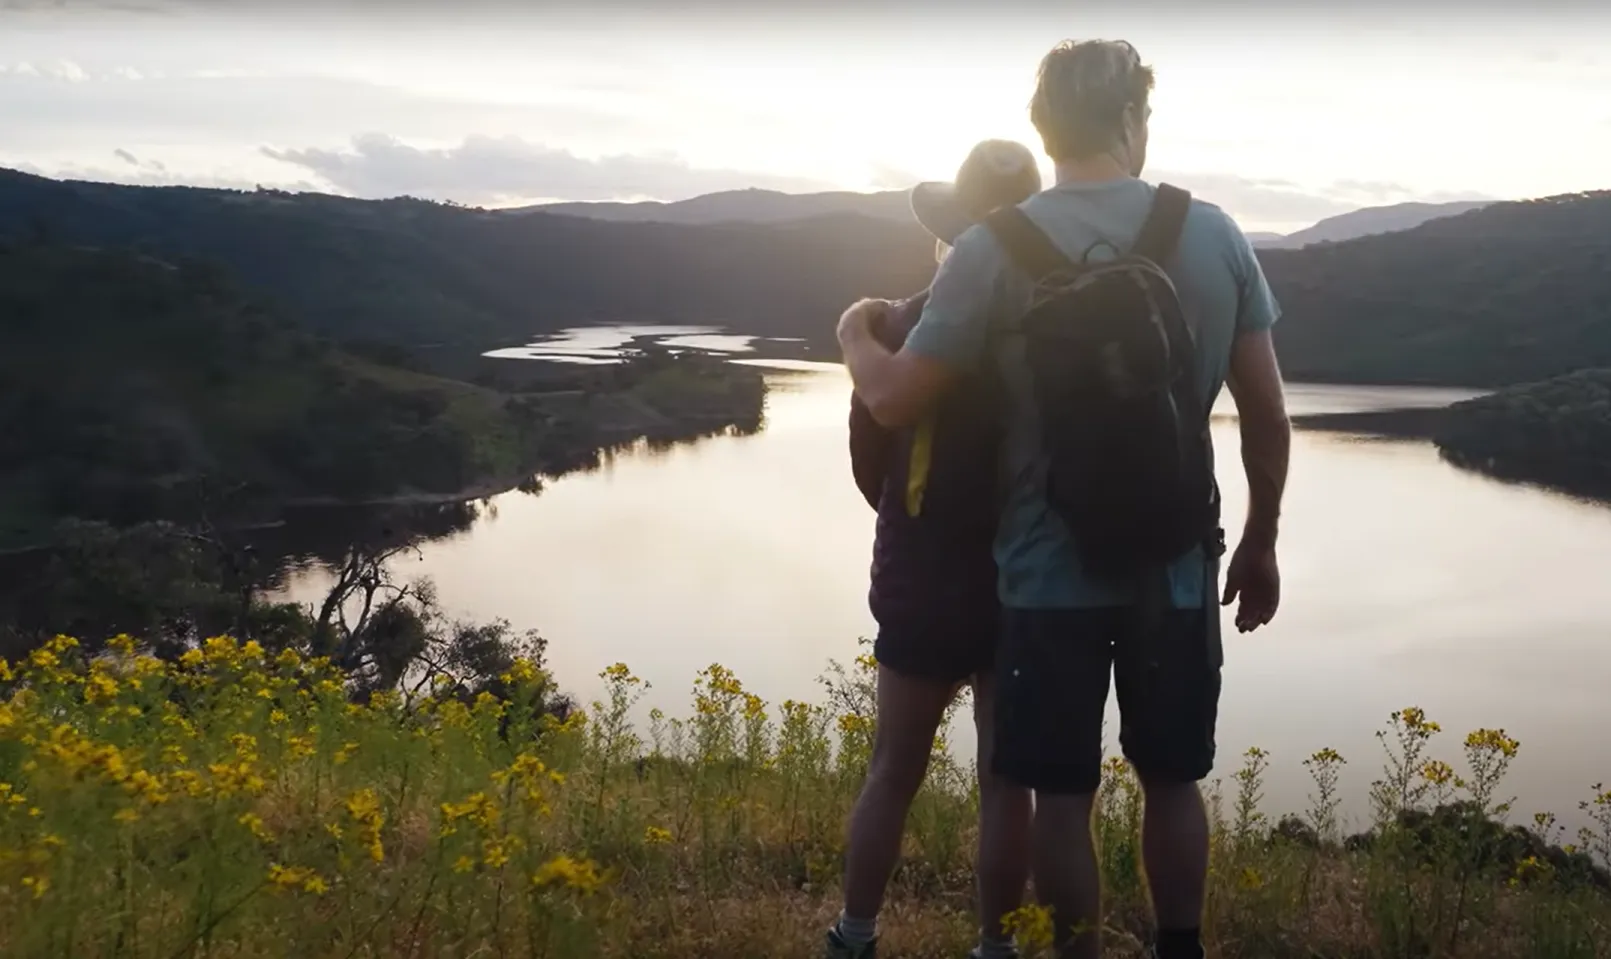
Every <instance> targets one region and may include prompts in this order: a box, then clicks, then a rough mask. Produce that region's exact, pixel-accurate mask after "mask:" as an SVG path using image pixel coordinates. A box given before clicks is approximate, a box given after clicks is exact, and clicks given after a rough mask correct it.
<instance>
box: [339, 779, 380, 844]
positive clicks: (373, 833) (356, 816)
mask: <svg viewBox="0 0 1611 959" xmlns="http://www.w3.org/2000/svg"><path fill="white" fill-rule="evenodd" d="M346 806H347V815H348V816H350V817H352V820H353V822H354V823H355V824H357V826H358V828H359V833H358V834H359V836H360V837H361V838H362V839H363V841H364V844H365V846H366V847H367V849H368V852H369V858H370V859H373V860H374V861H375V862H383V861H384V860H385V859H386V848H385V846H383V845H382V844H381V841H380V831H381V827H382V826H384V825H385V823H386V814H385V812H383V811H382V810H381V807H380V797H379V796H378V795H376V794H375V791H374V790H373V789H360V790H358V791H357V792H355V793H353V794H352V795H351V796H348V797H347V803H346Z"/></svg>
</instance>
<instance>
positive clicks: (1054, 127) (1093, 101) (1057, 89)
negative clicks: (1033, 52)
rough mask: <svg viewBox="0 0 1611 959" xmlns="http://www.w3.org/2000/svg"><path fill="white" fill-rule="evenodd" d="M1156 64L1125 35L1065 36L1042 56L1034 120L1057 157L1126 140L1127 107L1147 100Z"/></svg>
mask: <svg viewBox="0 0 1611 959" xmlns="http://www.w3.org/2000/svg"><path fill="white" fill-rule="evenodd" d="M1151 92H1152V68H1151V67H1149V66H1146V65H1145V64H1143V63H1142V62H1141V55H1140V54H1138V53H1136V48H1135V47H1133V46H1131V45H1130V44H1128V43H1126V42H1124V41H1123V40H1083V41H1080V42H1078V43H1076V42H1074V41H1072V40H1065V41H1063V42H1062V43H1059V44H1058V45H1057V46H1055V47H1053V48H1052V51H1051V52H1050V53H1048V54H1046V56H1045V57H1044V58H1043V59H1042V60H1041V62H1040V72H1039V75H1038V77H1037V79H1036V82H1035V97H1034V99H1033V100H1031V101H1030V104H1029V119H1030V122H1032V123H1033V124H1035V129H1036V130H1038V131H1039V132H1040V136H1041V140H1042V141H1044V143H1045V145H1046V153H1047V155H1048V156H1050V157H1051V158H1052V159H1053V160H1084V159H1087V158H1090V157H1093V156H1097V155H1099V154H1102V153H1107V152H1109V151H1110V150H1112V149H1114V148H1115V147H1117V146H1119V145H1120V144H1121V143H1122V142H1123V140H1124V110H1125V108H1126V107H1128V106H1130V105H1132V104H1134V105H1135V106H1136V108H1137V109H1142V108H1144V107H1146V105H1147V95H1148V94H1149V93H1151Z"/></svg>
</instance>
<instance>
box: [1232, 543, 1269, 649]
mask: <svg viewBox="0 0 1611 959" xmlns="http://www.w3.org/2000/svg"><path fill="white" fill-rule="evenodd" d="M1238 597H1240V599H1241V604H1240V605H1239V606H1237V609H1236V629H1237V631H1238V632H1243V633H1250V632H1252V631H1253V630H1255V629H1258V628H1259V627H1260V626H1266V625H1268V624H1269V622H1270V620H1272V619H1274V618H1275V611H1276V609H1277V608H1279V607H1280V605H1281V567H1280V565H1279V564H1278V563H1277V562H1276V559H1275V544H1274V543H1273V542H1271V541H1269V540H1266V539H1263V538H1258V539H1250V538H1247V537H1244V538H1243V539H1242V542H1240V543H1238V544H1237V546H1236V552H1235V553H1234V554H1233V555H1232V556H1231V565H1230V568H1229V569H1228V570H1227V571H1226V573H1225V596H1224V598H1222V599H1221V600H1220V605H1222V606H1229V605H1231V603H1233V602H1235V601H1236V600H1237V598H1238Z"/></svg>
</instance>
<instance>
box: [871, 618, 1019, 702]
mask: <svg viewBox="0 0 1611 959" xmlns="http://www.w3.org/2000/svg"><path fill="white" fill-rule="evenodd" d="M970 605H972V608H970V609H969V610H968V611H967V613H966V614H964V615H959V616H949V617H947V616H943V615H933V616H924V617H921V618H918V617H889V618H888V619H887V621H885V622H882V623H880V624H879V627H878V638H877V639H876V640H875V641H874V642H873V657H874V658H875V659H877V660H878V662H879V664H880V665H882V666H887V667H889V668H890V669H891V670H893V671H894V672H895V673H897V674H899V675H901V676H905V677H909V678H912V679H930V680H934V681H935V682H941V683H960V682H963V681H964V680H967V679H969V678H971V677H973V676H974V675H976V674H979V673H986V672H989V671H990V670H991V668H992V666H993V665H994V664H995V659H996V652H997V650H996V647H997V637H999V636H1000V635H1001V616H1000V614H999V613H997V612H996V607H995V606H994V604H993V603H992V604H988V605H986V604H977V605H973V604H970ZM978 605H985V608H986V609H988V610H989V614H988V615H981V614H979V613H978V612H977V611H976V610H977V608H978ZM935 612H943V610H935Z"/></svg>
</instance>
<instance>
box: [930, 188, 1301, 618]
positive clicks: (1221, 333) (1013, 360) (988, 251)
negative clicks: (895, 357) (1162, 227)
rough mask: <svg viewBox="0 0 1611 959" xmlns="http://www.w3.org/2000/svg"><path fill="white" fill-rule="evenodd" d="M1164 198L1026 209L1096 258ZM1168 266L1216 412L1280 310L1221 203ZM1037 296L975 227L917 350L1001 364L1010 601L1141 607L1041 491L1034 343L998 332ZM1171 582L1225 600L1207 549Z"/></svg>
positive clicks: (999, 542) (1198, 211)
mask: <svg viewBox="0 0 1611 959" xmlns="http://www.w3.org/2000/svg"><path fill="white" fill-rule="evenodd" d="M1154 192H1155V189H1154V187H1153V186H1152V185H1151V184H1148V183H1146V182H1144V181H1142V180H1135V179H1122V180H1109V181H1104V182H1099V183H1079V184H1072V183H1071V184H1059V185H1058V186H1055V187H1053V188H1051V189H1049V190H1046V191H1045V192H1042V193H1038V194H1036V195H1035V196H1032V197H1030V198H1029V199H1028V200H1025V201H1024V202H1023V203H1022V204H1020V208H1021V209H1022V210H1023V211H1024V212H1025V213H1026V214H1028V216H1029V218H1030V219H1031V220H1033V221H1034V222H1035V224H1036V225H1037V226H1039V227H1040V228H1041V229H1042V230H1043V231H1045V233H1046V234H1047V236H1049V237H1050V238H1051V240H1052V242H1054V243H1056V244H1057V246H1058V247H1059V248H1061V249H1062V251H1063V252H1064V253H1065V254H1067V255H1068V256H1069V257H1070V258H1071V259H1073V260H1075V261H1076V262H1078V261H1080V260H1081V259H1082V257H1083V258H1085V259H1087V260H1092V261H1094V260H1098V259H1104V258H1112V257H1113V256H1116V255H1117V254H1118V252H1119V251H1120V250H1127V249H1129V248H1130V246H1131V245H1132V244H1134V242H1135V239H1136V236H1137V235H1138V234H1139V233H1140V232H1141V224H1142V223H1143V222H1144V221H1145V220H1146V218H1147V213H1148V211H1149V210H1150V209H1151V207H1152V199H1153V194H1154ZM1167 270H1168V273H1169V276H1170V279H1172V280H1173V281H1174V283H1175V289H1176V291H1177V292H1178V293H1179V295H1180V301H1181V306H1182V308H1183V309H1184V311H1185V314H1186V320H1187V322H1188V323H1190V324H1191V326H1192V329H1193V330H1194V331H1196V336H1197V356H1198V361H1199V369H1198V385H1199V386H1200V387H1201V389H1202V395H1203V399H1204V401H1205V403H1206V404H1207V405H1209V406H1211V405H1212V404H1213V401H1214V399H1215V398H1216V397H1217V396H1218V395H1219V391H1220V388H1221V387H1222V386H1223V385H1224V383H1225V376H1226V371H1227V368H1228V367H1229V366H1230V356H1231V344H1232V341H1233V340H1234V339H1235V338H1236V335H1237V334H1238V333H1241V332H1245V331H1257V330H1266V329H1269V328H1270V326H1271V325H1272V324H1274V323H1275V321H1276V319H1277V317H1279V315H1280V308H1279V307H1278V306H1277V304H1276V302H1275V297H1274V296H1273V295H1272V294H1271V293H1270V287H1269V284H1268V283H1266V282H1265V279H1264V272H1263V270H1262V269H1261V268H1260V267H1259V261H1258V259H1257V258H1256V257H1255V256H1254V254H1253V247H1252V245H1251V244H1249V243H1248V240H1247V237H1246V236H1244V235H1243V234H1242V231H1241V228H1239V227H1238V226H1237V225H1236V223H1235V222H1234V221H1233V220H1232V219H1231V218H1230V217H1229V216H1228V215H1226V213H1225V212H1224V211H1223V210H1221V209H1220V208H1219V207H1216V206H1214V205H1212V204H1209V203H1204V202H1202V201H1200V200H1193V201H1192V204H1191V210H1190V212H1189V213H1188V214H1187V216H1186V222H1185V226H1184V227H1183V228H1182V231H1181V236H1180V245H1179V247H1178V248H1177V251H1176V254H1175V257H1174V259H1173V260H1171V261H1170V262H1169V263H1168V264H1167ZM1032 294H1033V284H1032V283H1031V282H1030V280H1029V278H1028V277H1027V276H1025V275H1024V274H1023V273H1022V272H1021V271H1020V270H1019V269H1018V268H1017V267H1016V266H1014V265H1013V264H1012V263H1011V261H1009V260H1008V258H1007V254H1006V251H1005V250H1003V249H1002V247H1001V245H1000V244H999V243H998V242H997V240H996V238H995V236H994V234H992V233H991V232H990V231H989V230H988V229H986V228H985V227H983V226H976V227H974V228H972V229H970V230H968V231H967V232H966V233H964V234H962V236H960V237H958V238H957V242H956V246H955V247H954V248H953V249H952V250H951V253H950V255H948V256H947V257H946V258H945V260H944V262H942V263H941V264H940V268H939V272H938V273H937V274H936V275H935V277H934V283H933V286H932V287H931V288H930V293H929V300H928V303H927V305H926V306H925V307H924V309H923V315H922V318H921V319H919V321H918V324H917V326H916V327H915V328H914V329H913V331H912V334H911V336H910V337H909V338H908V339H907V341H906V348H907V349H909V350H912V351H913V352H915V353H919V354H922V355H924V356H927V357H930V358H932V359H936V360H939V361H941V362H943V363H946V364H947V365H949V366H952V367H955V368H957V369H960V370H964V371H967V370H972V369H976V368H977V367H978V366H979V364H981V363H985V362H993V363H995V364H997V366H998V368H999V369H1000V371H1001V373H1002V378H1003V382H1004V383H1005V385H1006V391H1007V397H1008V398H1007V402H1006V406H1005V409H1006V412H1005V416H1006V419H1007V423H1006V440H1005V443H1004V445H1003V452H1002V463H1001V466H1002V472H1003V476H1002V484H1003V489H1002V492H1003V495H1004V502H1003V511H1002V520H1001V526H1000V529H999V531H998V533H997V536H996V544H995V554H996V565H997V567H998V569H999V571H1000V594H1001V601H1002V603H1003V604H1004V605H1006V606H1008V607H1011V608H1015V609H1080V608H1091V607H1103V606H1122V605H1128V604H1130V603H1132V602H1134V601H1135V597H1134V595H1133V593H1130V592H1128V591H1126V590H1124V589H1122V588H1119V587H1115V586H1113V585H1111V584H1105V583H1102V582H1100V581H1096V580H1093V579H1091V578H1090V577H1087V576H1085V575H1083V574H1082V572H1081V570H1080V564H1079V560H1078V558H1077V556H1076V554H1075V551H1074V547H1073V543H1072V541H1071V540H1070V538H1069V534H1068V531H1067V529H1066V527H1064V525H1063V523H1062V520H1061V519H1059V518H1058V517H1057V516H1056V514H1054V513H1053V512H1052V510H1051V507H1050V506H1049V505H1048V504H1047V502H1046V498H1045V496H1044V494H1043V492H1042V491H1043V489H1044V488H1045V482H1044V478H1045V469H1046V464H1045V457H1044V454H1043V452H1042V445H1041V441H1040V439H1039V437H1038V435H1037V434H1036V430H1037V428H1038V427H1037V414H1036V411H1035V406H1034V401H1033V398H1032V396H1031V395H1030V391H1029V388H1028V374H1027V371H1026V368H1025V364H1024V361H1023V343H1022V340H1021V338H1013V337H1002V336H997V335H996V334H997V333H998V332H999V330H1000V324H1002V323H1003V322H1004V321H1005V320H1009V319H1010V318H1011V317H1014V316H1016V315H1019V314H1021V313H1023V312H1024V310H1025V309H1027V307H1028V305H1029V301H1030V297H1031V296H1032ZM1211 575H1212V577H1213V580H1214V581H1213V583H1212V584H1211V583H1210V582H1209V580H1210V577H1211ZM1169 578H1170V583H1171V591H1172V593H1173V600H1174V605H1175V606H1176V607H1178V608H1182V609H1196V608H1200V607H1202V606H1203V605H1204V604H1205V602H1207V603H1212V602H1215V599H1214V594H1215V593H1217V591H1218V590H1217V586H1218V578H1217V571H1211V570H1210V568H1209V566H1208V564H1207V562H1206V561H1205V558H1204V556H1203V551H1202V550H1201V549H1197V550H1194V551H1193V552H1192V553H1190V554H1187V555H1186V556H1184V557H1182V558H1181V559H1180V560H1178V561H1177V562H1175V563H1174V565H1173V566H1172V567H1171V569H1170V574H1169ZM1205 594H1206V595H1205Z"/></svg>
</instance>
